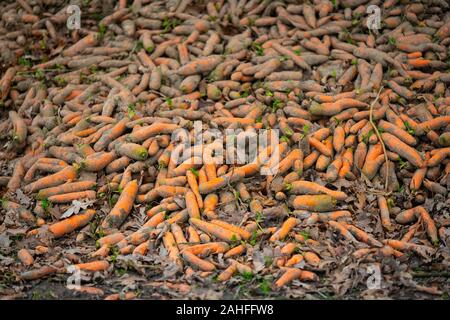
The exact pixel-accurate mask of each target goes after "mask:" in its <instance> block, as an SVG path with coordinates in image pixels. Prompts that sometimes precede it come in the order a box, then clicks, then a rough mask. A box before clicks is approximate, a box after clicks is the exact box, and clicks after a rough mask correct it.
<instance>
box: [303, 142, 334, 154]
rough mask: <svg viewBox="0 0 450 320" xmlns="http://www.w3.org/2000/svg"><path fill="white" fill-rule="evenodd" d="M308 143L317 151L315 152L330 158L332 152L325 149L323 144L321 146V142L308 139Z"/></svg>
mask: <svg viewBox="0 0 450 320" xmlns="http://www.w3.org/2000/svg"><path fill="white" fill-rule="evenodd" d="M308 142H309V144H310V145H311V147H313V148H315V149H317V151H319V152H320V153H322V154H323V155H325V156H327V157H331V156H332V150H330V149H329V148H327V146H326V145H325V144H323V143H322V142H320V141H319V140H317V139H316V138H313V137H310V138H309V139H308Z"/></svg>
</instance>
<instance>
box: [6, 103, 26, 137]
mask: <svg viewBox="0 0 450 320" xmlns="http://www.w3.org/2000/svg"><path fill="white" fill-rule="evenodd" d="M9 119H10V121H11V123H12V125H13V127H14V129H13V137H12V138H13V142H14V143H16V144H18V145H21V144H23V143H24V142H25V140H26V139H27V134H28V129H27V125H26V124H25V122H24V120H23V119H22V118H21V117H20V116H19V114H18V113H17V112H15V111H10V112H9Z"/></svg>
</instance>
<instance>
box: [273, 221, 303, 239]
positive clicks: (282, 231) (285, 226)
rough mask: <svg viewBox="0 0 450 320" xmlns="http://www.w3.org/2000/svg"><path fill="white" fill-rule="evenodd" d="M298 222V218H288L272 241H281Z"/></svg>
mask: <svg viewBox="0 0 450 320" xmlns="http://www.w3.org/2000/svg"><path fill="white" fill-rule="evenodd" d="M297 224H298V220H297V219H296V218H293V217H291V218H288V219H287V220H286V221H285V222H284V223H283V225H282V226H281V228H280V229H278V230H277V231H276V232H275V233H274V234H273V235H272V236H271V237H270V241H272V242H274V241H279V240H283V239H284V238H285V237H286V236H287V235H288V233H289V232H290V231H291V230H292V229H293V228H294V227H295V226H296V225H297Z"/></svg>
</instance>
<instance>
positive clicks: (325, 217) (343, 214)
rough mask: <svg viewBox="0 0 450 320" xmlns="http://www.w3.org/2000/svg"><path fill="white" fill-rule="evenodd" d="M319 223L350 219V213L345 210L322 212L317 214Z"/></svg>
mask: <svg viewBox="0 0 450 320" xmlns="http://www.w3.org/2000/svg"><path fill="white" fill-rule="evenodd" d="M318 217H319V220H320V221H330V220H339V219H343V218H351V217H352V213H351V212H350V211H347V210H337V211H332V212H323V213H319V214H318Z"/></svg>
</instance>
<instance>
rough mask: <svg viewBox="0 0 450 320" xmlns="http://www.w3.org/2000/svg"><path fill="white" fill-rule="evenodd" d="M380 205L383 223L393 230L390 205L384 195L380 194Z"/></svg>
mask: <svg viewBox="0 0 450 320" xmlns="http://www.w3.org/2000/svg"><path fill="white" fill-rule="evenodd" d="M378 207H379V208H380V218H381V224H382V225H383V227H384V228H385V229H387V230H389V231H390V230H392V224H391V220H390V217H389V207H388V203H387V200H386V198H385V197H384V196H378Z"/></svg>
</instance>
